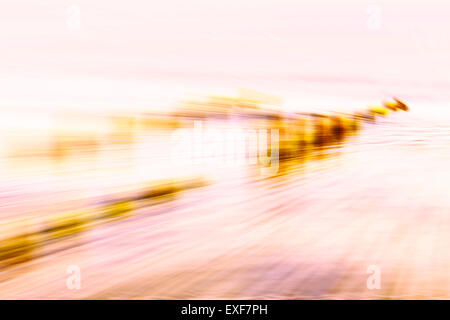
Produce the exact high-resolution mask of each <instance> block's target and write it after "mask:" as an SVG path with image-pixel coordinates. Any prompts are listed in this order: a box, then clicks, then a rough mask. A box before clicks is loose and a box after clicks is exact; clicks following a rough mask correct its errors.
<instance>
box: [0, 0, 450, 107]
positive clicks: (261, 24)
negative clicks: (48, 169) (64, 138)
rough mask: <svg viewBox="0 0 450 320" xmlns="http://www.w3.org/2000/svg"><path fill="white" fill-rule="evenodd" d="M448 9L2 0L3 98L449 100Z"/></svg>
mask: <svg viewBox="0 0 450 320" xmlns="http://www.w3.org/2000/svg"><path fill="white" fill-rule="evenodd" d="M449 16H450V4H449V3H448V2H447V1H436V0H430V1H403V0H398V1H396V0H387V1H385V0H383V1H364V0H362V1H361V0H343V1H334V0H327V1H325V0H318V1H302V0H300V1H299V0H296V1H294V0H292V1H287V0H281V1H280V0H260V1H241V0H227V1H211V0H194V1H189V0H168V1H148V0H147V1H144V0H143V1H139V0H127V1H113V0H109V1H106V0H96V1H92V0H73V1H67V0H40V1H32V0H2V1H1V5H0V97H1V99H0V100H1V101H0V105H1V106H16V105H17V106H18V105H24V104H25V105H34V106H38V105H43V106H44V105H49V106H53V107H56V106H62V105H64V106H69V105H74V106H89V108H91V107H92V108H110V107H111V106H113V105H117V106H123V105H125V104H126V105H129V106H142V107H144V108H145V107H147V106H149V105H151V106H153V107H156V106H166V105H169V104H170V103H171V102H172V101H173V100H176V99H177V98H178V97H179V96H180V95H182V94H183V93H186V92H205V93H214V92H213V91H217V92H218V91H221V90H223V91H226V92H228V91H230V92H233V90H235V89H236V88H239V87H249V88H254V89H261V90H267V91H269V92H273V93H277V94H280V95H283V96H285V97H287V100H288V101H289V103H288V104H295V103H316V104H320V103H323V101H325V100H322V101H321V99H323V97H329V99H330V98H333V99H336V101H338V100H339V101H340V102H341V103H342V104H346V103H352V102H354V103H359V102H360V101H366V100H368V99H373V98H376V97H377V96H381V97H383V98H384V96H383V95H392V94H396V95H400V96H406V97H407V98H411V99H425V100H427V99H429V100H430V101H434V100H439V99H441V100H442V99H444V100H448V99H450V94H449V91H450V64H449V63H448V62H447V60H448V59H449V57H450V40H449V39H450V19H449ZM352 99H353V100H352Z"/></svg>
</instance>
